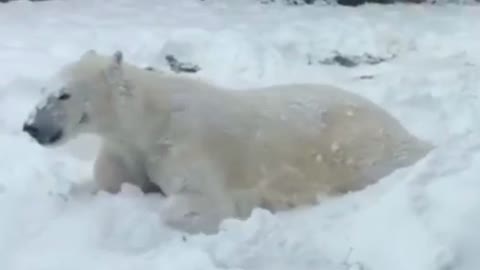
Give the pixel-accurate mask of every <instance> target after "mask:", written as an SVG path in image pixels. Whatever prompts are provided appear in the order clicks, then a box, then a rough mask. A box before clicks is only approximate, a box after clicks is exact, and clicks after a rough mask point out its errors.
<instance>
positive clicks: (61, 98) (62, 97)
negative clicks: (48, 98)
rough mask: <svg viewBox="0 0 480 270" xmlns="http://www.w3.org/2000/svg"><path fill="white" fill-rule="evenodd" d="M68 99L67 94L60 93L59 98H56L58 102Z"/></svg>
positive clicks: (68, 95)
mask: <svg viewBox="0 0 480 270" xmlns="http://www.w3.org/2000/svg"><path fill="white" fill-rule="evenodd" d="M69 98H70V94H68V93H62V94H61V95H60V96H58V99H59V100H67V99H69Z"/></svg>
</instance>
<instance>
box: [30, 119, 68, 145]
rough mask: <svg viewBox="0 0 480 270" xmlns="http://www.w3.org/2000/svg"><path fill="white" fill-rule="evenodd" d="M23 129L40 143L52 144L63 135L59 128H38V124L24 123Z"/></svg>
mask: <svg viewBox="0 0 480 270" xmlns="http://www.w3.org/2000/svg"><path fill="white" fill-rule="evenodd" d="M23 131H24V132H26V133H28V134H29V135H30V136H31V137H32V138H34V139H35V140H36V141H37V142H38V143H39V144H41V145H47V144H54V143H56V142H57V141H59V140H60V139H61V138H62V136H63V132H62V131H61V130H58V129H52V128H39V127H38V126H35V125H31V124H24V125H23Z"/></svg>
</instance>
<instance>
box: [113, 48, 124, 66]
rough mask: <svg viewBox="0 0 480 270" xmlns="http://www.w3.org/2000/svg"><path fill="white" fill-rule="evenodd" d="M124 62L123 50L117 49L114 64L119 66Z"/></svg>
mask: <svg viewBox="0 0 480 270" xmlns="http://www.w3.org/2000/svg"><path fill="white" fill-rule="evenodd" d="M122 63H123V53H122V52H121V51H116V52H115V53H114V54H113V63H112V64H113V65H114V66H117V67H121V66H122Z"/></svg>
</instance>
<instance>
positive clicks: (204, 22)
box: [0, 0, 480, 270]
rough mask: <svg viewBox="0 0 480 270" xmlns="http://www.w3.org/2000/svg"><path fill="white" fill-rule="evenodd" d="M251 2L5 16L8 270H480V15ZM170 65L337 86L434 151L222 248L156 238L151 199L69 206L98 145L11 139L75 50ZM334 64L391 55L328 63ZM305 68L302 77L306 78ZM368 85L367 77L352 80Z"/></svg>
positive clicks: (0, 175) (3, 178) (218, 238)
mask: <svg viewBox="0 0 480 270" xmlns="http://www.w3.org/2000/svg"><path fill="white" fill-rule="evenodd" d="M255 2H256V1H253V0H242V1H241V0H229V1H220V0H209V1H195V0H177V1H153V0H150V1H148V0H135V1H133V0H130V1H127V0H121V1H115V2H114V4H112V3H111V2H109V1H93V0H68V1H50V2H41V3H30V2H26V1H18V2H13V3H10V4H5V5H0V37H1V39H0V74H1V77H0V161H1V163H0V269H2V270H76V269H78V270H84V269H89V270H95V269H102V270H105V269H116V270H120V269H132V270H133V269H176V270H187V269H199V270H200V269H201V270H208V269H235V270H239V269H245V270H257V269H258V270H284V269H291V270H304V269H305V270H307V269H308V270H317V269H322V270H353V269H363V270H385V269H388V270H447V269H448V270H450V269H459V270H460V269H461V270H477V269H479V268H480V257H478V250H480V231H479V228H480V178H479V177H480V100H479V95H480V39H479V38H478V37H479V36H480V27H478V25H479V23H480V7H478V6H463V7H462V6H453V5H452V6H450V5H445V6H428V7H426V6H418V5H411V6H375V5H371V6H364V7H359V8H346V7H334V6H329V7H326V6H317V7H285V6H282V5H277V4H275V5H268V6H267V5H260V4H255ZM90 48H95V49H97V50H99V51H101V52H105V53H111V52H112V51H113V50H115V49H122V50H123V51H124V52H125V57H126V58H127V60H128V61H132V62H134V63H137V64H139V65H142V66H147V65H149V66H154V67H157V68H160V69H164V70H167V68H166V64H165V61H164V56H165V55H166V54H169V53H172V54H174V55H175V56H177V57H178V58H179V59H181V60H186V61H190V62H193V63H195V64H198V65H199V66H200V67H201V68H202V70H201V71H200V72H199V73H197V74H195V75H192V76H200V77H203V78H207V79H208V80H211V81H214V82H216V83H218V84H221V85H225V86H230V87H234V88H235V89H238V90H241V89H242V88H246V87H249V86H253V85H255V86H258V85H270V84H279V83H287V82H306V81H309V82H322V83H331V84H335V85H338V86H343V87H346V88H347V89H349V90H351V91H354V92H356V93H359V94H361V95H364V96H366V97H368V98H370V99H371V100H373V101H374V102H377V103H378V104H380V105H382V106H383V107H384V108H386V109H387V110H388V111H390V112H391V113H392V114H394V115H395V116H397V117H398V118H399V119H400V120H401V121H402V122H403V123H404V124H405V125H406V126H407V127H408V128H409V129H410V130H411V131H412V132H413V133H415V134H416V135H418V136H420V137H422V138H424V139H427V140H429V141H431V142H433V143H435V144H436V145H437V148H436V149H435V151H433V152H432V153H431V154H430V155H429V156H428V157H426V158H425V159H424V160H422V161H421V162H419V163H418V164H416V165H415V166H412V167H410V168H405V169H402V170H398V171H396V172H395V173H393V174H392V175H390V176H388V177H386V178H384V179H382V181H380V183H378V184H377V185H374V186H372V187H370V188H368V189H366V190H364V191H361V192H357V193H354V194H350V195H348V196H345V197H342V198H338V199H335V200H330V201H325V202H324V203H323V204H321V205H319V206H317V207H314V208H311V209H304V210H298V211H295V212H291V213H284V214H281V215H271V214H269V213H268V212H266V211H260V210H258V211H255V213H254V214H253V215H252V217H251V218H250V219H248V220H246V221H244V222H240V221H235V220H229V221H226V222H225V223H224V224H223V228H222V231H221V232H220V233H218V234H217V235H213V236H205V235H183V234H181V233H180V232H176V231H174V230H171V229H169V228H166V227H165V226H163V225H162V224H161V223H160V222H159V220H158V218H157V216H156V212H155V209H154V208H155V206H156V204H157V203H159V202H158V199H157V198H155V197H150V196H142V195H139V194H138V193H135V192H134V191H132V190H130V191H129V190H126V191H125V192H123V193H122V194H119V195H117V196H112V195H107V194H101V195H99V196H97V197H95V198H87V197H75V198H62V197H60V196H52V194H58V193H62V192H63V191H65V190H66V189H67V188H68V183H69V182H71V181H74V182H76V181H81V180H82V179H84V178H88V177H89V174H90V166H91V158H92V154H93V153H94V150H95V146H96V144H95V141H94V140H93V141H92V139H91V138H85V139H82V140H78V141H76V142H74V143H72V144H70V145H69V146H67V147H64V148H62V149H55V150H52V149H43V148H41V147H40V146H38V145H36V144H35V143H34V142H32V140H30V139H29V138H28V137H27V136H26V135H25V134H22V132H21V131H20V129H21V125H22V123H23V121H24V119H25V118H26V117H27V114H28V113H29V112H30V110H31V108H32V106H33V105H34V104H35V103H36V102H37V101H38V98H39V97H40V96H41V93H40V88H41V86H42V80H45V79H48V76H50V75H51V74H52V73H53V72H55V71H56V70H57V69H58V68H59V67H60V66H61V65H63V64H64V63H66V62H68V61H71V60H73V59H76V58H77V57H78V56H79V55H80V54H81V53H83V52H84V51H85V50H87V49H90ZM334 51H338V52H340V53H342V54H347V55H362V54H364V53H369V54H371V55H374V56H377V57H387V58H388V57H390V56H396V57H395V58H393V59H392V60H389V61H387V62H385V63H382V64H378V65H373V66H369V65H360V66H357V67H354V68H345V67H340V66H335V65H321V64H318V63H317V62H318V61H319V60H322V59H325V58H328V57H331V56H332V53H333V52H334ZM308 63H310V64H308ZM360 77H363V78H364V79H360Z"/></svg>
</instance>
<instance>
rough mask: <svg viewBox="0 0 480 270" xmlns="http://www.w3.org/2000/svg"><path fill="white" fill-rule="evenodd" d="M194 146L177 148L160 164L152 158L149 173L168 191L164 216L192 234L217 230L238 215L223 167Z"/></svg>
mask: <svg viewBox="0 0 480 270" xmlns="http://www.w3.org/2000/svg"><path fill="white" fill-rule="evenodd" d="M194 150H195V149H194V148H193V147H192V148H190V147H185V148H177V149H175V151H172V152H170V153H169V154H167V155H165V156H164V158H163V159H162V161H161V162H160V164H159V163H158V162H157V161H156V160H152V162H151V163H150V164H149V175H150V178H151V179H152V181H154V182H155V183H157V185H159V186H161V187H162V189H163V190H164V191H165V193H166V194H167V199H166V203H165V207H164V210H163V213H162V216H163V218H164V220H165V222H166V223H167V224H168V225H171V226H172V227H174V228H177V229H180V230H183V231H187V232H190V233H198V232H203V233H213V232H215V231H216V230H217V228H218V225H219V224H220V223H221V221H222V220H223V219H225V218H228V217H234V216H235V215H236V207H235V201H234V200H233V199H232V197H231V196H230V194H229V192H228V191H227V190H226V188H225V184H226V183H225V179H224V177H223V172H222V170H221V168H218V167H217V166H215V163H214V162H213V161H211V160H209V159H208V156H206V155H205V156H204V155H202V152H201V151H194Z"/></svg>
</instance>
